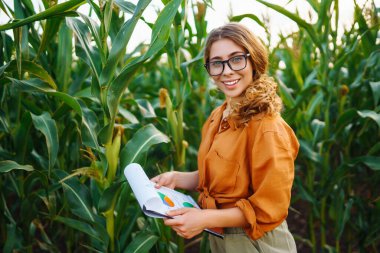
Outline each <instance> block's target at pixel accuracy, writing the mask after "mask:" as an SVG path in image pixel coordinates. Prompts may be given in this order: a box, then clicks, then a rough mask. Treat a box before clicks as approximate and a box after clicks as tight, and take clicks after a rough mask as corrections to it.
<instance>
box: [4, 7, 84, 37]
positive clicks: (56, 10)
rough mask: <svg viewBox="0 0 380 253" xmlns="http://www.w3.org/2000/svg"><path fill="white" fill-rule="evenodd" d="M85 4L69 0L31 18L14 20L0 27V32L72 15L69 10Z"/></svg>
mask: <svg viewBox="0 0 380 253" xmlns="http://www.w3.org/2000/svg"><path fill="white" fill-rule="evenodd" d="M85 2H86V1H85V0H69V1H66V2H63V3H60V4H57V5H54V6H53V7H51V8H49V9H47V10H45V11H42V12H40V13H38V14H35V15H33V16H30V17H27V18H24V19H18V20H14V21H13V22H11V23H8V24H5V25H1V26H0V31H4V30H8V29H13V28H17V27H20V26H23V25H27V24H30V23H33V22H35V21H39V20H44V19H47V18H51V17H54V16H66V15H72V12H70V10H74V9H76V8H78V7H79V6H80V5H82V4H84V3H85Z"/></svg>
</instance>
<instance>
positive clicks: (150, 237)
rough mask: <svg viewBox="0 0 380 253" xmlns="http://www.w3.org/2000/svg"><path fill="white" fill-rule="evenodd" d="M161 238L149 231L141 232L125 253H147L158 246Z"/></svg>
mask: <svg viewBox="0 0 380 253" xmlns="http://www.w3.org/2000/svg"><path fill="white" fill-rule="evenodd" d="M158 239H159V237H158V236H157V235H154V234H152V233H149V232H148V231H142V232H140V233H139V234H138V235H137V236H136V237H135V238H133V241H132V242H131V243H130V244H129V245H128V247H127V248H126V249H125V251H124V253H145V252H149V251H150V249H151V248H152V247H153V246H154V244H156V242H157V241H158Z"/></svg>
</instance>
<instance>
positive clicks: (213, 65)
mask: <svg viewBox="0 0 380 253" xmlns="http://www.w3.org/2000/svg"><path fill="white" fill-rule="evenodd" d="M222 65H223V62H222V61H213V62H210V68H221V67H222Z"/></svg>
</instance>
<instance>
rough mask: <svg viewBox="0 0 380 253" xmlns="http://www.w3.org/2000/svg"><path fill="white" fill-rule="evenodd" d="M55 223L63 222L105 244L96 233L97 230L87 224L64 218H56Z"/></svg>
mask: <svg viewBox="0 0 380 253" xmlns="http://www.w3.org/2000/svg"><path fill="white" fill-rule="evenodd" d="M54 221H58V222H61V223H63V224H65V225H66V226H68V227H71V228H73V229H76V230H78V231H80V232H82V233H85V234H87V235H89V236H91V237H92V238H94V239H96V240H98V241H101V242H104V239H103V238H102V237H101V236H100V235H99V234H98V233H97V232H96V230H95V229H94V228H93V227H92V226H91V225H90V224H88V223H86V222H83V221H80V220H75V219H71V218H67V217H62V216H55V217H54Z"/></svg>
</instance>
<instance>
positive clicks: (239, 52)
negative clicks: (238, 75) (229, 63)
mask: <svg viewBox="0 0 380 253" xmlns="http://www.w3.org/2000/svg"><path fill="white" fill-rule="evenodd" d="M235 54H245V52H243V51H234V52H232V53H230V54H229V55H228V57H230V56H233V55H235ZM219 59H222V57H220V56H215V57H212V58H210V59H209V61H211V60H219Z"/></svg>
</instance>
